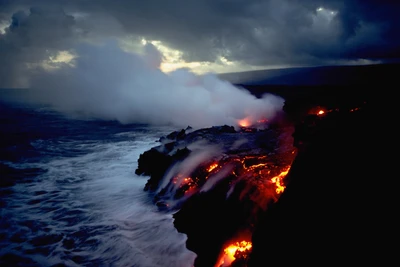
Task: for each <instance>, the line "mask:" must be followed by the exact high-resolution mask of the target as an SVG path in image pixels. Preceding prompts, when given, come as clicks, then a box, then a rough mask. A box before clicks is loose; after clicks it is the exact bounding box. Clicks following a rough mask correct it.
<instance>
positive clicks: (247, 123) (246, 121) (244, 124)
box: [238, 118, 251, 127]
mask: <svg viewBox="0 0 400 267" xmlns="http://www.w3.org/2000/svg"><path fill="white" fill-rule="evenodd" d="M238 124H239V126H240V127H249V126H251V122H250V119H249V118H244V119H241V120H239V121H238Z"/></svg>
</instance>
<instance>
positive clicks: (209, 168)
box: [207, 163, 218, 172]
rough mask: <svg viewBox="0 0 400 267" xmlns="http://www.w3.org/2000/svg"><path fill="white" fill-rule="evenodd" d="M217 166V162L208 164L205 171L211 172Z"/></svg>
mask: <svg viewBox="0 0 400 267" xmlns="http://www.w3.org/2000/svg"><path fill="white" fill-rule="evenodd" d="M217 167H218V163H213V164H211V165H210V167H208V168H207V172H212V171H213V170H214V169H215V168H217Z"/></svg>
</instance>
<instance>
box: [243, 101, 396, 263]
mask: <svg viewBox="0 0 400 267" xmlns="http://www.w3.org/2000/svg"><path fill="white" fill-rule="evenodd" d="M372 111H373V107H372V105H371V106H364V108H363V109H361V110H359V111H357V112H346V113H345V112H335V113H331V114H327V116H326V117H325V118H324V119H323V120H320V121H318V123H317V124H316V125H315V127H314V129H313V131H312V133H311V132H310V131H307V130H305V128H307V125H301V128H302V129H301V130H300V131H299V127H298V129H296V134H295V139H296V140H295V141H296V142H297V143H302V144H303V146H302V147H301V148H300V150H299V153H298V155H297V157H296V159H295V161H294V163H293V165H292V168H291V171H290V173H289V175H288V177H287V179H288V180H289V183H288V186H287V188H286V190H285V192H284V193H283V194H282V196H281V198H280V199H279V201H278V202H277V203H276V205H274V206H272V207H271V208H270V209H268V210H267V211H266V212H265V213H264V214H263V216H262V218H261V221H260V223H259V224H258V225H257V227H256V229H255V231H254V235H253V252H252V254H251V257H250V261H249V264H248V266H249V267H254V266H266V265H268V266H289V265H293V264H294V263H295V264H296V265H300V266H301V265H307V266H310V265H311V266H317V265H318V266H319V265H327V264H334V265H343V264H356V265H360V264H373V263H375V264H378V265H382V264H383V262H385V261H386V258H387V257H388V255H387V254H388V252H387V251H386V249H387V246H385V245H384V243H386V241H384V239H385V238H386V237H385V234H384V233H385V231H386V230H384V229H386V228H387V227H388V225H386V223H387V216H386V215H384V212H383V210H385V209H386V207H387V205H390V202H386V201H385V202H382V201H381V200H382V199H385V198H386V197H385V192H386V191H387V190H384V191H382V190H381V189H379V186H378V183H380V182H384V179H383V180H382V179H381V177H376V176H374V175H373V174H374V173H375V172H376V170H377V169H378V168H379V165H377V159H376V157H379V156H380V155H381V154H378V155H374V154H373V153H372V146H374V145H373V143H375V142H379V141H378V140H382V139H381V138H382V135H381V134H379V133H380V132H381V131H382V129H380V128H378V127H377V126H376V125H375V126H373V125H372V124H371V118H372V117H373V112H372ZM310 134H312V137H310V136H309V135H310ZM374 151H375V150H374ZM377 180H379V182H378V181H377ZM383 265H385V264H383Z"/></svg>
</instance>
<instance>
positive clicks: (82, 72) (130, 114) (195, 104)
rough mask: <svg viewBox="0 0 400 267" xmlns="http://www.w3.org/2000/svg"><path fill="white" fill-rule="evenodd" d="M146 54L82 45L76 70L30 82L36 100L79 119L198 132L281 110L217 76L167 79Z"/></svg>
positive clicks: (153, 54) (150, 51)
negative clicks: (196, 130)
mask: <svg viewBox="0 0 400 267" xmlns="http://www.w3.org/2000/svg"><path fill="white" fill-rule="evenodd" d="M145 50H146V53H145V55H143V56H141V55H136V54H131V53H128V52H125V51H123V50H121V49H120V47H119V46H118V45H117V44H116V43H114V42H109V43H106V44H104V45H96V46H95V45H89V44H85V45H81V46H79V47H78V48H76V50H75V52H76V54H77V55H78V57H77V58H76V59H75V61H74V66H71V65H70V64H65V66H63V67H61V68H59V69H55V70H53V71H51V72H40V73H37V74H36V76H33V77H32V78H31V87H32V88H35V89H36V90H33V92H34V93H33V97H32V99H33V100H35V101H40V102H44V103H47V104H50V105H52V107H53V108H55V109H56V110H58V111H61V112H65V113H66V114H68V115H72V116H75V117H78V118H84V119H105V120H117V121H119V122H121V123H148V124H163V125H167V124H169V125H174V126H179V127H186V126H188V125H190V126H192V127H194V128H200V127H209V126H214V125H223V124H228V125H236V122H237V120H239V119H244V118H247V119H249V120H252V121H256V120H258V119H269V118H272V117H273V116H274V115H275V114H276V112H277V111H279V110H281V108H282V106H283V99H281V98H279V97H277V96H274V95H265V96H264V97H262V98H256V97H255V96H253V95H251V94H250V93H249V92H248V91H246V90H244V89H242V88H238V87H235V86H233V85H232V84H230V83H228V82H226V81H222V80H220V79H218V78H217V77H216V76H215V75H213V74H206V75H202V76H199V75H195V74H194V73H191V72H190V71H188V70H186V69H180V70H177V71H174V72H172V73H164V72H162V71H161V70H160V69H159V66H160V63H161V61H162V55H161V54H160V52H159V51H158V50H157V49H156V48H155V47H154V46H153V45H151V44H149V45H147V46H146V49H145Z"/></svg>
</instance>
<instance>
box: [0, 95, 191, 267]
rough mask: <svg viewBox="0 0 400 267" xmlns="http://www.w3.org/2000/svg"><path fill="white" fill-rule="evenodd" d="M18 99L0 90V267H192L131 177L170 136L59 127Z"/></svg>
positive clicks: (166, 220) (70, 124) (124, 128)
mask: <svg viewBox="0 0 400 267" xmlns="http://www.w3.org/2000/svg"><path fill="white" fill-rule="evenodd" d="M22 94H24V92H23V90H20V91H18V90H16V91H7V90H0V176H1V178H0V266H135V267H157V266H162V267H168V266H171V267H189V266H193V262H194V259H195V256H196V255H195V254H194V253H193V252H191V251H189V250H187V249H186V247H185V242H186V236H185V235H183V234H180V233H178V232H177V231H176V229H175V228H174V226H173V218H172V214H168V213H164V212H160V211H158V210H157V208H156V207H155V205H154V204H153V203H152V202H151V197H150V196H149V195H148V193H147V192H144V191H143V188H144V185H145V183H146V181H147V178H148V177H140V176H137V175H135V173H134V172H135V169H136V167H137V159H138V158H139V155H140V154H141V153H143V152H144V151H145V150H147V149H149V148H151V147H153V146H155V145H157V140H158V138H159V137H161V136H162V135H165V134H167V133H169V132H171V131H173V130H177V129H172V128H168V127H153V126H148V125H135V124H130V125H121V124H119V123H118V122H114V121H95V120H87V121H84V120H75V119H69V118H67V117H65V116H63V115H62V114H59V113H57V112H54V111H52V110H51V109H49V108H48V107H46V106H40V105H32V104H26V103H24V102H13V101H10V99H14V100H15V99H21V97H22Z"/></svg>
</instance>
